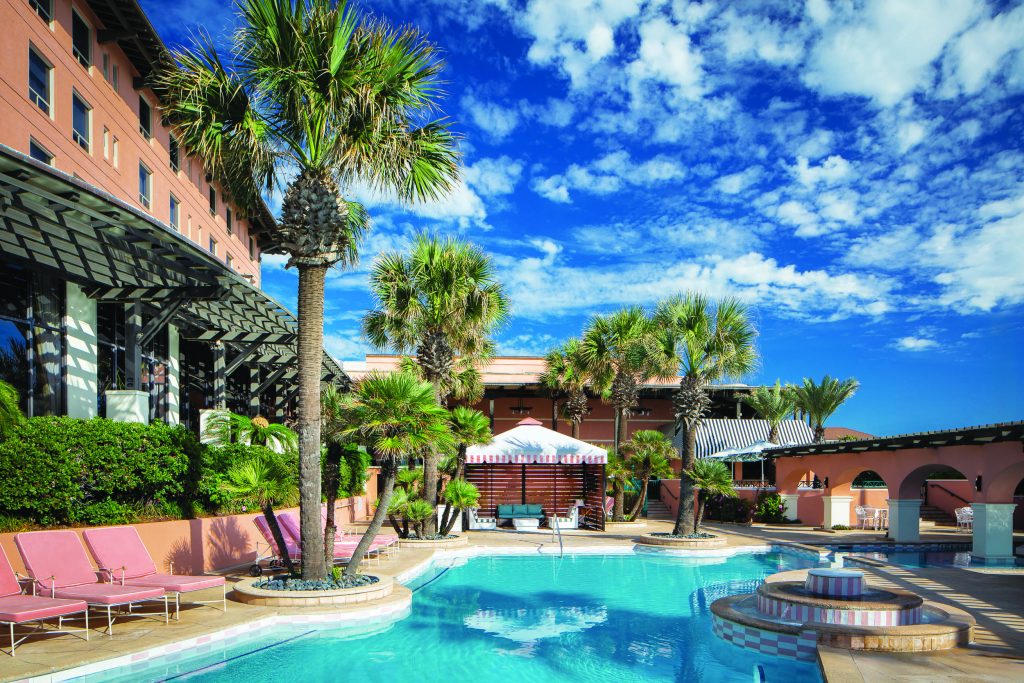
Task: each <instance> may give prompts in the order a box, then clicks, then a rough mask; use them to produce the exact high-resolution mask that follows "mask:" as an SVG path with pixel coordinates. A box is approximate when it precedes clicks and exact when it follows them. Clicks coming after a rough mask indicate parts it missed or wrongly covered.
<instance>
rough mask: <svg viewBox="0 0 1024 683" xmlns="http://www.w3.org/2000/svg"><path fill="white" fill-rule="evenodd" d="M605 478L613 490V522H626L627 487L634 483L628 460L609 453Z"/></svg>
mask: <svg viewBox="0 0 1024 683" xmlns="http://www.w3.org/2000/svg"><path fill="white" fill-rule="evenodd" d="M604 472H605V476H606V477H607V479H608V486H609V487H610V488H611V490H612V499H613V500H614V503H613V504H612V521H613V522H625V521H626V487H628V486H630V485H631V484H632V482H633V470H632V469H631V468H630V467H629V464H628V463H627V462H626V459H625V458H624V457H622V456H621V455H619V454H618V453H614V452H612V451H609V452H608V463H607V464H606V465H605V468H604Z"/></svg>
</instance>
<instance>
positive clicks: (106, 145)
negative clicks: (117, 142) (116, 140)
mask: <svg viewBox="0 0 1024 683" xmlns="http://www.w3.org/2000/svg"><path fill="white" fill-rule="evenodd" d="M103 158H104V159H109V158H110V129H109V128H107V127H106V126H103Z"/></svg>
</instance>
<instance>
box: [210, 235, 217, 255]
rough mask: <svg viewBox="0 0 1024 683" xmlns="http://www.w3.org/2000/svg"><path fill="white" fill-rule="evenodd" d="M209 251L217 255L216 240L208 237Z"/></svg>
mask: <svg viewBox="0 0 1024 683" xmlns="http://www.w3.org/2000/svg"><path fill="white" fill-rule="evenodd" d="M210 253H211V254H213V255H214V256H216V255H217V240H215V239H213V238H212V237H211V238H210Z"/></svg>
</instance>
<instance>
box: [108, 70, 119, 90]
mask: <svg viewBox="0 0 1024 683" xmlns="http://www.w3.org/2000/svg"><path fill="white" fill-rule="evenodd" d="M120 80H121V67H119V66H118V65H117V64H111V65H110V85H111V86H112V87H113V88H114V92H116V93H119V92H121V86H120V85H119V81H120Z"/></svg>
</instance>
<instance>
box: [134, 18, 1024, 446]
mask: <svg viewBox="0 0 1024 683" xmlns="http://www.w3.org/2000/svg"><path fill="white" fill-rule="evenodd" d="M142 5H143V7H144V8H145V9H146V11H147V12H148V13H149V15H150V18H151V20H152V21H153V23H154V25H155V26H156V28H157V30H158V31H160V33H161V35H162V36H163V37H164V39H165V40H166V41H167V42H168V43H169V44H175V43H177V42H179V41H182V40H186V39H187V35H188V32H189V31H191V30H195V29H196V28H197V27H198V26H200V25H201V26H202V27H204V28H205V29H206V30H207V31H209V32H211V33H212V34H214V35H215V36H220V37H223V36H226V35H227V32H228V31H230V28H231V26H232V24H233V21H234V20H233V17H232V14H231V10H230V7H229V6H228V4H227V3H225V2H220V1H216V2H215V1H213V0H175V1H173V2H172V1H171V0H142ZM361 7H363V8H364V9H367V10H370V11H372V12H375V13H377V14H380V15H383V16H385V17H387V18H389V19H391V20H393V21H395V22H412V23H414V24H416V25H417V26H419V27H420V28H421V29H423V30H425V31H427V32H428V33H429V36H430V38H431V39H432V40H433V41H434V42H436V43H437V44H438V45H439V46H440V48H441V49H442V50H443V51H444V53H445V56H446V59H447V62H448V68H447V70H446V72H445V75H446V78H447V80H448V84H447V86H446V89H447V91H448V96H447V99H446V100H445V110H446V112H447V113H449V114H450V115H451V116H452V117H453V118H454V119H455V120H456V121H457V123H456V128H457V129H458V130H459V131H460V132H461V133H462V134H463V135H464V136H465V140H464V142H463V145H462V152H463V155H464V165H465V172H464V183H463V184H462V185H461V186H460V187H459V188H458V189H457V190H456V192H455V193H454V194H453V195H452V196H451V197H450V198H448V200H446V201H444V202H439V203H437V204H433V205H430V206H419V207H414V208H412V209H403V208H401V207H398V206H396V205H395V204H393V203H389V202H388V201H386V200H384V199H381V198H375V197H367V196H360V198H361V199H363V200H364V201H366V202H367V203H368V204H369V206H370V208H371V212H372V214H373V216H374V229H373V231H372V233H371V235H370V236H369V238H368V239H367V240H366V243H365V244H364V246H363V249H362V254H363V260H362V263H361V265H360V266H359V267H358V268H357V269H354V270H351V271H346V272H336V273H333V274H332V275H331V276H330V280H329V283H328V290H327V316H328V322H327V346H328V348H329V349H330V350H331V351H332V352H333V353H334V354H335V355H336V356H337V357H339V358H341V359H347V360H358V359H362V357H363V355H364V354H365V353H366V352H367V351H371V352H372V349H371V348H370V346H369V345H368V344H367V343H366V342H365V341H364V340H363V339H362V338H361V336H360V333H359V320H360V318H361V316H362V314H363V313H364V312H365V310H366V309H367V307H368V306H369V305H370V299H369V296H368V292H367V272H368V270H369V267H370V264H371V263H372V261H373V259H374V257H375V256H376V255H377V254H379V253H380V252H381V251H385V250H393V249H403V248H404V247H405V246H406V245H407V244H408V243H409V241H410V238H411V236H412V235H414V234H416V233H417V232H419V231H424V230H429V231H434V232H438V233H441V234H457V235H459V236H460V237H462V238H465V239H467V240H471V241H473V242H476V243H478V244H479V245H481V246H482V247H483V248H484V249H485V250H486V251H488V252H489V253H490V254H491V255H492V256H493V258H494V261H495V263H496V265H497V267H498V271H499V274H500V278H501V280H502V281H503V282H504V283H505V285H506V286H507V288H508V291H509V294H510V296H511V298H512V303H513V310H514V317H513V318H512V321H511V323H510V324H509V325H508V326H507V328H505V329H504V330H502V331H501V333H500V335H499V337H498V339H499V347H500V351H501V352H502V353H504V354H529V355H540V354H543V353H544V352H545V351H547V350H548V349H549V348H551V347H552V346H554V345H555V344H557V343H558V342H560V341H561V340H562V339H564V338H565V337H567V336H570V335H573V334H578V333H579V331H580V329H581V328H582V327H583V325H584V324H585V322H586V320H587V318H588V317H589V316H590V315H592V314H594V313H600V312H607V311H610V310H613V309H614V308H616V307H618V306H621V305H624V304H642V305H653V304H654V303H655V302H656V301H657V300H658V299H660V298H662V297H665V296H667V295H669V294H672V293H675V292H678V291H682V290H688V289H692V290H700V291H703V292H705V293H707V294H709V295H712V296H723V295H733V296H738V297H740V298H741V299H743V300H744V301H746V302H748V303H749V304H750V306H751V307H752V311H753V315H754V317H755V319H756V321H757V324H758V327H759V330H760V336H759V340H758V344H759V348H760V352H761V363H760V368H759V370H758V371H757V372H756V373H755V374H753V375H751V376H749V377H745V378H742V379H744V380H745V381H748V382H751V383H758V382H774V381H775V379H776V378H779V379H782V380H783V381H784V382H786V381H799V380H800V379H801V378H802V377H805V376H811V377H816V378H817V377H820V376H821V375H823V374H826V373H829V374H832V375H838V376H841V377H846V376H855V377H857V378H858V379H859V380H860V381H861V384H862V389H861V391H860V393H859V394H858V395H857V396H856V397H855V398H854V399H853V400H852V401H851V402H850V403H849V404H848V405H847V406H845V407H844V408H843V409H841V411H840V412H839V413H838V414H837V416H836V417H835V419H834V420H833V423H834V424H844V425H847V426H851V427H856V428H860V429H864V430H866V431H869V432H873V433H878V434H891V433H899V432H906V431H917V430H924V429H939V428H948V427H955V426H962V425H967V424H980V423H986V422H993V421H1000V420H1011V419H1020V418H1022V417H1024V398H1022V393H1024V381H1022V380H1024V361H1022V359H1021V357H1022V351H1024V343H1022V342H1021V335H1022V331H1024V142H1022V140H1024V106H1022V104H1024V4H1022V3H1021V2H1009V3H1005V2H1001V3H986V2H983V1H981V0H974V1H972V0H877V1H863V2H856V3H836V4H830V3H827V2H824V1H823V0H808V1H807V2H806V3H805V4H803V3H800V2H789V1H784V2H778V3H754V2H721V3H715V2H704V3H687V2H683V1H679V0H676V1H671V0H661V1H659V0H649V1H646V2H644V1H641V0H579V1H570V0H560V1H554V0H529V1H527V0H519V1H515V0H367V1H366V2H363V3H362V4H361ZM353 192H355V193H356V194H357V195H359V194H360V193H359V192H358V190H353ZM283 261H284V260H283V259H279V258H275V257H268V258H266V259H264V268H263V273H264V287H265V288H266V289H267V290H268V291H269V292H270V293H271V294H272V295H273V296H275V297H277V298H278V299H279V300H281V301H282V302H284V303H285V304H286V305H289V306H290V307H293V308H294V299H295V286H296V277H295V275H294V273H293V272H290V271H285V270H284V269H283Z"/></svg>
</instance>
